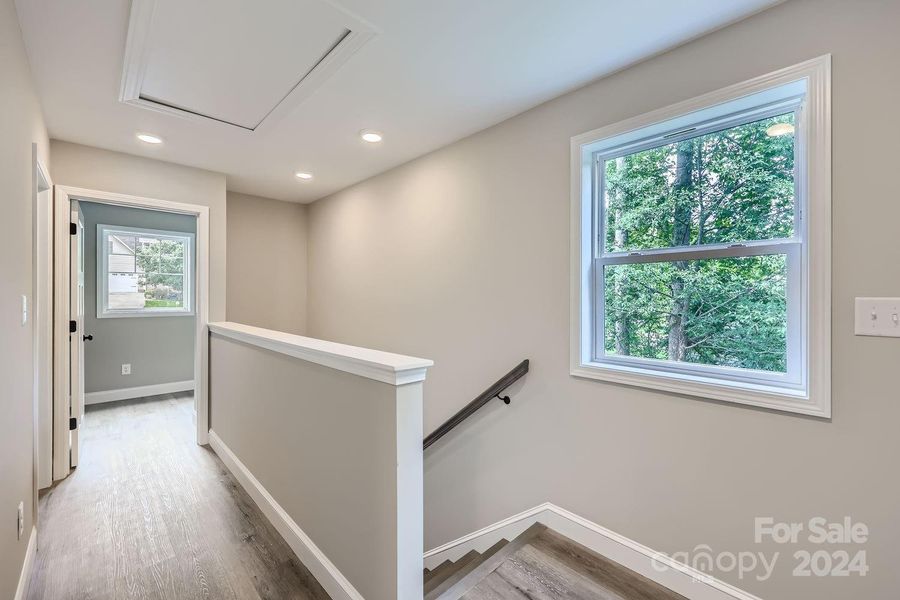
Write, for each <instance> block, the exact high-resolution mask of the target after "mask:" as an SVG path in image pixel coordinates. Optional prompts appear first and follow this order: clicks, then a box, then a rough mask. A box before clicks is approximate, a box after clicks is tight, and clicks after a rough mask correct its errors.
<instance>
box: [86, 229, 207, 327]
mask: <svg viewBox="0 0 900 600" xmlns="http://www.w3.org/2000/svg"><path fill="white" fill-rule="evenodd" d="M115 233H124V234H129V235H152V236H156V237H163V238H169V239H173V240H178V241H182V242H185V255H184V306H183V307H181V308H166V307H156V308H142V309H110V308H109V305H108V301H109V273H108V271H109V253H108V252H107V248H106V243H105V240H106V238H107V236H108V235H109V234H115ZM194 242H195V235H194V234H193V233H191V232H186V231H164V230H160V229H148V228H146V227H120V226H118V225H106V224H98V225H97V318H98V319H111V318H127V317H190V316H194V314H195V311H194V284H195V282H194V251H195V250H194Z"/></svg>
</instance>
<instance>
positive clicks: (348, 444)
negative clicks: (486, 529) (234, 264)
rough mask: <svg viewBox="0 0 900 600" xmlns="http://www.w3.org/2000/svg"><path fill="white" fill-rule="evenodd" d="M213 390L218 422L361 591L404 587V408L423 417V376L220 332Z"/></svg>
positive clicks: (377, 597)
mask: <svg viewBox="0 0 900 600" xmlns="http://www.w3.org/2000/svg"><path fill="white" fill-rule="evenodd" d="M209 394H210V396H209V397H210V407H211V411H210V415H211V421H210V422H211V429H212V430H213V431H214V432H215V433H216V435H218V436H219V437H220V438H221V439H222V441H223V442H225V444H226V445H227V446H228V447H229V449H230V450H231V451H232V452H233V453H234V454H235V455H236V456H237V457H238V458H239V459H240V461H241V462H242V463H244V465H245V466H246V467H247V469H248V470H249V471H250V472H251V473H252V474H253V475H254V476H255V477H256V479H257V480H259V482H260V484H262V486H263V487H264V488H266V490H268V492H269V493H270V494H271V495H272V497H274V498H275V501H276V502H278V503H279V504H280V505H281V507H282V508H283V509H284V510H285V511H286V512H287V513H288V515H290V517H291V518H292V519H293V520H294V521H295V522H296V523H297V524H298V525H299V526H300V528H301V529H302V530H303V531H304V532H305V533H306V534H307V535H308V536H309V537H310V539H312V540H313V543H315V544H316V545H317V546H318V547H319V549H320V550H321V551H322V552H323V553H324V554H325V556H327V557H328V559H329V560H330V561H331V562H332V563H333V564H334V565H335V566H336V567H337V568H338V570H339V571H340V572H341V573H342V574H343V575H344V576H345V577H346V578H347V579H348V580H349V581H350V583H351V584H353V585H354V587H356V589H357V590H358V591H359V592H360V594H362V596H363V597H365V598H367V599H369V600H394V599H396V598H398V597H400V596H398V594H397V593H396V587H397V584H398V577H397V573H398V570H397V560H398V559H397V552H398V485H402V483H401V482H400V481H399V479H398V439H400V438H401V434H400V429H401V428H400V427H399V425H398V409H400V410H402V409H403V408H404V407H405V409H407V410H413V411H414V413H413V414H414V415H415V416H417V417H418V418H419V421H418V422H419V423H421V401H422V400H421V398H422V397H421V384H418V383H414V384H409V385H405V386H400V387H395V386H394V385H390V384H387V383H382V382H380V381H375V380H372V379H367V378H364V377H361V376H358V375H353V374H350V373H345V372H342V371H338V370H336V369H331V368H328V367H324V366H321V365H318V364H314V363H311V362H307V361H304V360H301V359H297V358H294V357H291V356H287V355H284V354H279V353H276V352H272V351H269V350H265V349H262V348H259V347H255V346H251V345H249V344H245V343H242V342H237V341H235V340H231V339H227V338H223V337H221V336H218V335H213V336H211V338H210V392H209ZM410 394H412V395H410ZM415 433H416V434H418V436H419V439H421V426H419V427H418V428H416V429H415ZM407 437H408V436H407ZM417 446H418V445H417ZM401 462H405V461H401ZM419 465H420V470H419V473H418V475H417V476H416V482H417V483H418V485H419V486H420V487H419V489H421V463H419ZM418 500H419V503H420V504H419V509H420V510H421V497H419V498H418ZM413 514H414V513H413ZM401 517H402V515H401ZM419 540H421V529H419ZM421 552H422V550H421V542H420V543H419V547H418V556H419V557H421ZM418 567H419V569H418V573H419V575H421V559H420V560H419V563H418ZM420 589H421V588H420Z"/></svg>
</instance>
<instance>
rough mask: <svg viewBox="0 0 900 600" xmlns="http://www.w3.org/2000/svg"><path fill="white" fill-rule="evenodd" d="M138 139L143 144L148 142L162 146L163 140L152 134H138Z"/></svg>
mask: <svg viewBox="0 0 900 600" xmlns="http://www.w3.org/2000/svg"><path fill="white" fill-rule="evenodd" d="M137 139H139V140H141V141H142V142H147V143H148V144H162V138H161V137H159V136H155V135H152V134H150V133H139V134H137Z"/></svg>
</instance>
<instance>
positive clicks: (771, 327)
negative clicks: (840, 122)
mask: <svg viewBox="0 0 900 600" xmlns="http://www.w3.org/2000/svg"><path fill="white" fill-rule="evenodd" d="M827 84H828V61H827V59H819V60H817V61H810V62H809V63H805V64H803V65H798V66H797V67H793V68H791V69H786V70H784V71H782V72H779V73H776V74H772V75H769V76H765V77H763V78H760V79H758V80H753V81H751V82H746V83H744V84H739V85H738V86H733V87H732V88H728V89H726V90H722V91H720V92H715V93H713V94H710V95H707V96H704V97H702V98H698V99H695V100H691V101H688V102H685V103H682V104H680V105H678V106H675V107H670V108H668V109H663V110H661V111H657V112H655V113H651V114H649V115H645V116H642V117H637V118H636V119H632V120H629V121H627V122H625V123H621V124H617V125H613V126H610V127H606V128H603V129H601V130H598V131H595V132H591V133H589V134H585V135H584V136H579V137H577V138H574V139H573V172H574V178H573V182H574V185H573V187H574V190H573V202H574V203H575V206H574V210H573V218H574V223H573V226H574V235H575V237H576V241H577V247H578V249H579V250H580V252H579V253H578V254H577V255H574V256H573V313H574V315H575V317H576V318H574V319H573V366H572V372H573V374H575V375H579V376H586V377H593V378H597V379H607V380H611V381H618V382H622V383H628V384H632V385H641V386H645V387H652V388H656V389H663V390H668V391H676V392H681V393H686V394H691V395H698V396H704V397H710V398H716V399H721V400H731V401H736V402H741V403H748V404H756V405H762V406H767V407H770V408H778V409H782V410H791V411H795V412H802V413H807V414H815V415H819V416H828V415H829V414H830V412H829V411H830V401H829V394H828V383H827V377H829V376H830V375H829V374H828V372H827V371H828V368H827V367H828V349H827V346H824V347H823V343H824V342H826V341H827V340H829V339H830V338H829V334H828V321H829V319H830V315H829V310H830V297H829V296H830V291H829V290H828V289H827V287H828V275H827V274H826V273H825V272H823V270H824V269H827V268H828V266H829V258H828V253H829V249H828V239H830V231H829V218H830V217H829V215H830V187H829V186H830V183H829V179H830V176H829V173H830V154H829V151H828V143H829V137H830V135H829V131H828V119H827V115H826V114H825V113H826V112H827V108H826V106H827V97H828V94H827V87H828V85H827Z"/></svg>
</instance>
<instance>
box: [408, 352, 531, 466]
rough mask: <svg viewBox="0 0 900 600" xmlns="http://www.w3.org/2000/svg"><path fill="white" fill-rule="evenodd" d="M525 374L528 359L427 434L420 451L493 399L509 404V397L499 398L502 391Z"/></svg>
mask: <svg viewBox="0 0 900 600" xmlns="http://www.w3.org/2000/svg"><path fill="white" fill-rule="evenodd" d="M527 372H528V359H527V358H526V359H525V360H523V361H522V362H520V363H519V364H518V365H517V366H516V367H515V368H514V369H513V370H512V371H510V372H509V373H507V374H506V375H504V376H503V377H501V378H500V379H498V380H497V382H496V383H494V385H492V386H491V387H489V388H488V389H486V390H484V391H483V392H482V393H481V394H479V395H478V397H477V398H475V399H474V400H472V401H471V402H469V403H468V404H466V405H465V406H464V407H463V409H462V410H460V411H459V412H458V413H456V414H455V415H453V416H452V417H450V418H449V419H447V420H446V421H445V422H444V424H443V425H441V426H440V427H438V428H437V429H435V430H434V431H433V432H431V434H429V435H428V437H426V438H425V441H424V442H422V449H423V450H425V449H427V448H428V446H430V445H432V444H433V443H435V442H436V441H438V440H439V439H441V438H442V437H444V436H445V435H447V434H448V433H450V431H451V430H452V429H453V428H454V427H456V426H457V425H459V424H460V423H462V422H463V421H465V420H466V419H468V418H469V417H471V416H472V415H473V414H475V412H476V411H477V410H478V409H479V408H481V407H482V406H484V405H485V404H487V403H488V402H490V401H491V400H493V399H494V398H499V399H500V400H503V402H505V403H506V404H509V403H510V399H509V396H501V395H500V394H501V393H503V390H505V389H506V388H508V387H509V386H511V385H512V384H513V383H515V382H516V381H517V380H518V379H519V378H520V377H522V376H523V375H524V374H525V373H527Z"/></svg>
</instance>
